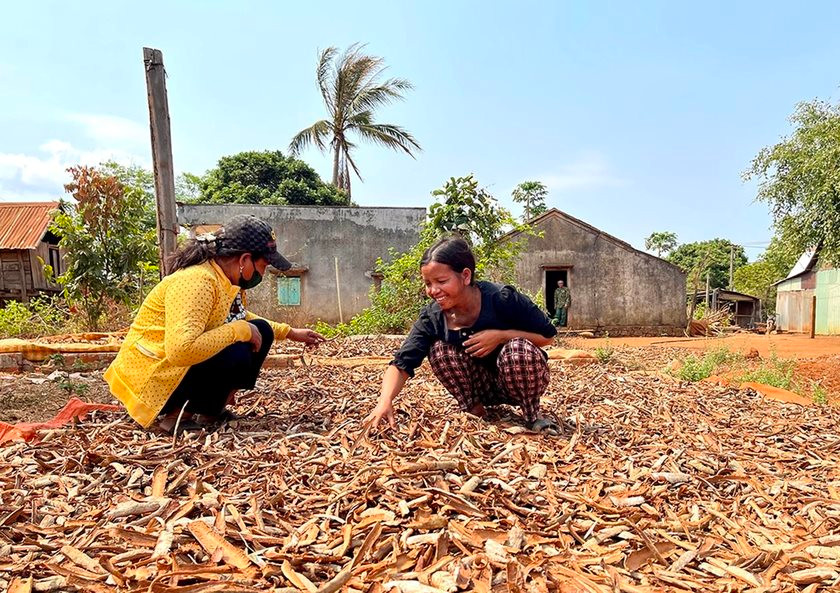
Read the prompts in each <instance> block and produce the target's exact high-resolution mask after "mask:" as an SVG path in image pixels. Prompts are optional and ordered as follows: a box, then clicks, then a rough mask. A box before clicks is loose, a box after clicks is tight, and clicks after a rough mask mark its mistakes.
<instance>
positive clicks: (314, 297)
mask: <svg viewBox="0 0 840 593" xmlns="http://www.w3.org/2000/svg"><path fill="white" fill-rule="evenodd" d="M238 214H251V215H253V216H256V217H258V218H262V219H263V220H265V221H267V222H268V223H270V224H271V226H272V227H273V228H274V231H275V233H276V234H277V248H278V249H279V250H280V253H282V254H283V255H284V256H286V257H287V258H288V259H289V261H291V262H293V264H294V267H293V268H292V269H291V270H287V271H286V272H283V273H280V272H277V271H276V270H274V269H273V268H269V269H270V270H272V271H273V273H271V274H267V275H266V278H265V279H264V280H263V282H262V283H261V284H260V285H259V286H257V287H256V288H254V289H251V290H249V291H248V294H247V298H248V308H249V309H250V310H252V311H253V312H255V313H257V314H258V315H263V316H265V317H269V318H272V319H277V320H280V321H284V322H286V323H289V324H292V325H305V324H311V323H313V322H315V321H316V320H318V319H321V320H323V321H326V322H328V323H337V322H339V321H340V320H342V319H343V320H344V321H348V320H349V319H350V318H351V317H353V316H354V315H356V314H357V313H359V312H360V311H362V309H364V308H365V307H367V306H369V305H370V299H369V297H368V294H369V292H370V288H371V286H373V285H374V284H375V283H376V277H375V274H374V270H375V268H376V260H377V259H378V258H383V259H386V260H387V259H388V258H389V257H390V250H391V249H393V250H395V251H397V252H404V251H408V250H409V249H410V248H411V247H413V246H414V245H415V244H416V243H417V241H418V240H419V238H420V223H421V222H422V221H423V220H424V219H425V216H426V209H425V208H363V207H355V208H343V207H341V208H338V207H320V206H264V205H250V204H223V205H210V204H178V222H179V224H181V225H183V226H186V227H189V228H192V229H196V228H197V227H202V229H201V230H214V229H215V228H218V226H220V225H223V224H224V222H225V221H226V220H228V219H230V218H232V217H233V216H236V215H238Z"/></svg>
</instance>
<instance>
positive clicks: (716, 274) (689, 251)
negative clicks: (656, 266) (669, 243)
mask: <svg viewBox="0 0 840 593" xmlns="http://www.w3.org/2000/svg"><path fill="white" fill-rule="evenodd" d="M730 248H731V249H732V250H733V253H734V258H733V264H734V265H733V268H734V269H735V270H737V269H738V268H740V267H741V266H744V265H746V264H747V256H746V254H745V253H744V248H743V247H741V246H740V245H733V244H732V242H730V241H727V240H726V239H712V240H710V241H699V242H697V243H686V244H684V245H680V246H679V247H677V248H676V249H675V250H674V251H672V252H671V253H670V254H669V255H668V261H669V262H671V263H672V264H675V265H677V266H678V267H679V268H680V269H681V270H682V271H684V272H685V273H686V274H690V275H693V274H695V273H699V274H700V283H701V285H702V286H703V287H705V284H706V274H707V273H708V274H709V286H710V288H712V289H715V288H727V287H728V286H729V255H730ZM687 288H688V289H689V290H691V286H688V287H687Z"/></svg>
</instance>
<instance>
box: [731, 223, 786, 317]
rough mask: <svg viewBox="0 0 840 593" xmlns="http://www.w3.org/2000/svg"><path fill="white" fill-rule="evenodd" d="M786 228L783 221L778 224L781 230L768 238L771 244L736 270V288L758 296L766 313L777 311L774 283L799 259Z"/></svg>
mask: <svg viewBox="0 0 840 593" xmlns="http://www.w3.org/2000/svg"><path fill="white" fill-rule="evenodd" d="M788 227H789V225H787V224H784V223H783V224H781V225H780V228H781V229H782V231H781V232H780V233H779V234H777V235H776V236H774V237H773V238H772V239H771V240H770V245H769V246H768V247H767V249H765V251H764V253H763V254H762V255H761V257H759V258H758V261H756V262H754V263H751V264H748V265H746V266H743V267H741V268H738V269H737V270H735V290H737V291H739V292H743V293H746V294H751V295H753V296H757V297H758V298H760V299H761V301H762V309H763V311H764V313H765V314H766V315H773V314H774V313H775V312H776V286H774V284H775V283H776V282H778V281H779V280H782V279H784V278H785V277H786V276H787V275H788V273H789V272H790V270H791V268H793V265H794V264H795V263H796V260H797V259H798V258H799V254H798V253H797V252H795V251H793V250H792V249H791V248H790V245H791V243H790V241H789V240H787V239H786V238H785V231H784V229H785V228H788ZM788 232H789V231H788Z"/></svg>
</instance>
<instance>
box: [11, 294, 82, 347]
mask: <svg viewBox="0 0 840 593" xmlns="http://www.w3.org/2000/svg"><path fill="white" fill-rule="evenodd" d="M72 326H73V318H72V316H71V314H70V312H69V311H68V310H67V309H66V308H64V307H63V306H61V305H60V303H59V302H58V299H53V298H49V297H36V298H34V299H32V300H30V301H29V303H28V304H24V303H20V302H18V301H10V302H9V303H8V304H7V305H6V306H5V307H4V308H2V309H0V338H34V337H37V336H44V335H50V334H55V333H66V331H67V330H68V329H72Z"/></svg>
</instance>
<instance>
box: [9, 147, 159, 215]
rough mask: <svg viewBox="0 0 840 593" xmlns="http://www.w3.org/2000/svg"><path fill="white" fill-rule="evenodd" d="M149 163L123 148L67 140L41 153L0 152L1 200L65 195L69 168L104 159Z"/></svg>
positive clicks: (97, 162)
mask: <svg viewBox="0 0 840 593" xmlns="http://www.w3.org/2000/svg"><path fill="white" fill-rule="evenodd" d="M109 160H112V161H116V162H118V163H121V164H126V165H128V164H140V165H144V166H148V163H147V162H145V159H143V158H141V157H138V156H137V155H135V154H133V153H131V152H129V151H127V150H124V149H119V148H117V149H109V148H95V149H92V150H83V149H79V148H77V147H75V146H73V145H72V144H71V143H69V142H66V141H64V140H56V139H53V140H48V141H47V142H44V143H43V144H42V145H41V146H40V147H39V154H34V155H33V154H23V153H2V152H0V201H19V200H37V199H41V200H55V199H57V198H59V197H61V196H62V195H64V184H65V183H68V182H69V181H70V175H69V174H68V173H67V168H68V167H72V166H74V165H98V164H99V163H102V162H104V161H109Z"/></svg>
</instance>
